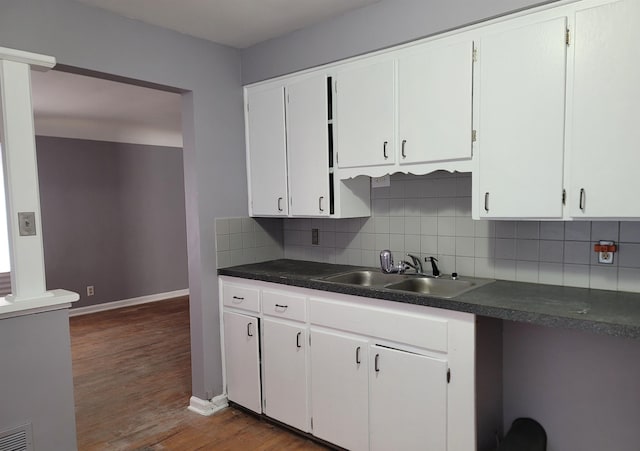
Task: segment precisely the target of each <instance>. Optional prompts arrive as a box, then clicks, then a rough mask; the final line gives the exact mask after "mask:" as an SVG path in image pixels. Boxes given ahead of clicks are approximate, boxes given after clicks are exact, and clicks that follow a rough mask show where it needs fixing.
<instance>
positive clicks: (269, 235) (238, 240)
mask: <svg viewBox="0 0 640 451" xmlns="http://www.w3.org/2000/svg"><path fill="white" fill-rule="evenodd" d="M309 233H311V232H309ZM282 243H283V237H282V219H271V218H249V217H246V218H216V249H217V258H218V267H219V268H222V267H225V266H233V265H243V264H246V263H255V262H261V261H265V260H274V259H278V258H283V257H284V250H283V245H282Z"/></svg>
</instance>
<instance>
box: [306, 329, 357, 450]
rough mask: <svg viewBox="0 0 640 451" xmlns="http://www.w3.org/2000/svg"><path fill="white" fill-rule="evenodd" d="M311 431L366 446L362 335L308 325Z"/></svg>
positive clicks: (348, 446) (353, 445)
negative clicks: (310, 350) (310, 375)
mask: <svg viewBox="0 0 640 451" xmlns="http://www.w3.org/2000/svg"><path fill="white" fill-rule="evenodd" d="M311 346H312V352H311V374H312V376H313V377H312V379H311V399H312V415H313V435H315V436H316V437H319V438H321V439H323V440H326V441H328V442H331V443H335V444H336V445H338V446H341V447H343V448H346V449H349V450H353V451H359V450H367V449H369V416H368V411H369V409H368V406H369V390H368V387H369V382H368V379H369V353H368V347H369V344H368V341H367V340H366V339H365V338H362V337H357V336H353V335H347V334H344V333H340V332H336V331H331V330H323V329H319V328H313V327H312V328H311Z"/></svg>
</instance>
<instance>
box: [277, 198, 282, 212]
mask: <svg viewBox="0 0 640 451" xmlns="http://www.w3.org/2000/svg"><path fill="white" fill-rule="evenodd" d="M278 211H282V197H278Z"/></svg>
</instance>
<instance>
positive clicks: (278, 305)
mask: <svg viewBox="0 0 640 451" xmlns="http://www.w3.org/2000/svg"><path fill="white" fill-rule="evenodd" d="M287 308H289V306H288V305H281V304H276V312H277V311H280V312H284V311H285V310H286V309H287Z"/></svg>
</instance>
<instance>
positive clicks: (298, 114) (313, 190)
mask: <svg viewBox="0 0 640 451" xmlns="http://www.w3.org/2000/svg"><path fill="white" fill-rule="evenodd" d="M286 91H287V143H288V158H289V198H290V211H291V214H292V215H294V216H324V215H328V214H329V138H328V136H329V135H328V128H327V127H328V125H327V124H328V117H327V78H326V77H325V76H324V75H320V76H316V77H313V78H307V79H304V80H302V81H299V82H297V83H292V84H290V85H287V88H286Z"/></svg>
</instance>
